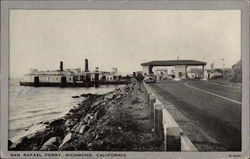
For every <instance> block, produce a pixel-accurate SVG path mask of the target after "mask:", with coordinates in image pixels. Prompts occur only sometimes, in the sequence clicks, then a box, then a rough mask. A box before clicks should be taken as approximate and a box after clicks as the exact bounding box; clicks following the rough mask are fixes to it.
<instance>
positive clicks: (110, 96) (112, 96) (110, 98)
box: [105, 93, 115, 100]
mask: <svg viewBox="0 0 250 159" xmlns="http://www.w3.org/2000/svg"><path fill="white" fill-rule="evenodd" d="M114 96H115V95H114V94H113V93H110V94H109V95H107V96H105V99H108V100H112V99H113V98H114Z"/></svg>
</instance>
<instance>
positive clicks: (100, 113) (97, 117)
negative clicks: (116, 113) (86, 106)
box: [95, 107, 106, 120]
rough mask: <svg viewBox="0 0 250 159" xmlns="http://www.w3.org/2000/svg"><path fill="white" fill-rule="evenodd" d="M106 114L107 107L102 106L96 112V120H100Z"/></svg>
mask: <svg viewBox="0 0 250 159" xmlns="http://www.w3.org/2000/svg"><path fill="white" fill-rule="evenodd" d="M105 114H106V110H105V107H101V108H99V109H98V111H97V112H96V115H95V116H96V120H99V119H100V118H101V117H103V116H104V115H105Z"/></svg>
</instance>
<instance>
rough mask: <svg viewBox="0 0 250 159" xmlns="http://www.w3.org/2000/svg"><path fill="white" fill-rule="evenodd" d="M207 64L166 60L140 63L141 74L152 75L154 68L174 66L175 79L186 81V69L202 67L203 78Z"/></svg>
mask: <svg viewBox="0 0 250 159" xmlns="http://www.w3.org/2000/svg"><path fill="white" fill-rule="evenodd" d="M206 64H207V63H206V62H203V61H196V60H168V61H150V62H146V63H142V64H141V65H142V67H143V70H142V72H143V74H144V75H148V74H152V73H153V67H154V66H174V67H175V79H177V80H178V79H186V78H187V67H188V66H202V70H203V78H204V77H205V76H204V73H205V68H204V67H205V65H206Z"/></svg>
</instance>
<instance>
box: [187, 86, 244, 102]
mask: <svg viewBox="0 0 250 159" xmlns="http://www.w3.org/2000/svg"><path fill="white" fill-rule="evenodd" d="M184 84H185V85H186V86H188V87H190V88H193V89H197V90H199V91H202V92H205V93H208V94H211V95H214V96H216V97H220V98H222V99H226V100H229V101H231V102H234V103H237V104H241V102H238V101H236V100H233V99H230V98H227V97H223V96H220V95H218V94H214V93H211V92H208V91H205V90H203V89H200V88H196V87H193V86H190V85H188V84H187V83H186V82H185V83H184Z"/></svg>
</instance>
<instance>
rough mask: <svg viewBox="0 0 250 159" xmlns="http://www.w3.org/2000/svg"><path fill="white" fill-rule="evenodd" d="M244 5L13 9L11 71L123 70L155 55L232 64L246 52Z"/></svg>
mask: <svg viewBox="0 0 250 159" xmlns="http://www.w3.org/2000/svg"><path fill="white" fill-rule="evenodd" d="M240 23H241V22H240V11H232V10H231V11H198V10H197V11H181V10H162V11H159V10H158V11H157V10H11V12H10V76H11V77H22V76H23V74H24V73H28V72H29V69H30V68H37V69H39V70H47V69H58V68H59V62H60V61H63V62H64V68H79V67H80V68H84V59H85V58H88V59H89V64H90V69H91V70H93V69H94V67H96V66H98V67H99V68H100V70H106V71H110V70H111V68H112V67H118V70H119V71H121V72H123V73H131V72H133V71H138V70H141V69H142V68H141V65H140V64H141V63H142V62H148V61H152V60H176V59H177V56H179V59H192V60H200V61H205V62H208V64H207V66H206V67H207V68H210V63H211V62H214V64H215V67H222V58H224V61H225V66H226V67H231V66H232V65H233V64H235V63H236V62H237V61H238V60H240V58H241V50H240V45H241V44H240V42H241V41H240V32H241V30H240V27H241V26H240Z"/></svg>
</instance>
